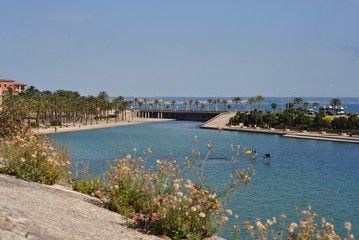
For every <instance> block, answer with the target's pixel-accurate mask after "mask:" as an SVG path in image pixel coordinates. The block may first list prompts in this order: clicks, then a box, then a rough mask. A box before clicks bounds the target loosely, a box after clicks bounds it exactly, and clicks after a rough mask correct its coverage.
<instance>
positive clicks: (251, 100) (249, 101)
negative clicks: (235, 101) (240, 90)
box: [247, 97, 256, 111]
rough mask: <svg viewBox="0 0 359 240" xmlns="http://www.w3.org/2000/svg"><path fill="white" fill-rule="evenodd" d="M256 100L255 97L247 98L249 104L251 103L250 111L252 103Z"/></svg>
mask: <svg viewBox="0 0 359 240" xmlns="http://www.w3.org/2000/svg"><path fill="white" fill-rule="evenodd" d="M255 102H256V99H255V98H254V97H250V98H248V99H247V104H248V105H249V111H252V104H253V103H255Z"/></svg>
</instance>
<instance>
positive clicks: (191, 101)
mask: <svg viewBox="0 0 359 240" xmlns="http://www.w3.org/2000/svg"><path fill="white" fill-rule="evenodd" d="M192 104H193V100H189V101H188V105H189V109H191V108H192Z"/></svg>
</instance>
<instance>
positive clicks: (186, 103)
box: [183, 102, 188, 110]
mask: <svg viewBox="0 0 359 240" xmlns="http://www.w3.org/2000/svg"><path fill="white" fill-rule="evenodd" d="M183 105H184V109H185V110H187V105H188V102H183Z"/></svg>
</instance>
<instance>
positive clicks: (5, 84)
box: [0, 79, 27, 111]
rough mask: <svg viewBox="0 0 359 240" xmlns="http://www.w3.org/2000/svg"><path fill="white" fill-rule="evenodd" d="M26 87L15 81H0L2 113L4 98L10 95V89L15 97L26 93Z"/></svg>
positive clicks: (0, 106) (0, 107) (0, 108)
mask: <svg viewBox="0 0 359 240" xmlns="http://www.w3.org/2000/svg"><path fill="white" fill-rule="evenodd" d="M26 86H27V85H26V84H23V83H19V82H15V81H14V80H8V79H0V111H1V110H2V96H3V95H6V94H8V93H9V88H11V89H12V94H13V95H18V94H19V93H21V92H26Z"/></svg>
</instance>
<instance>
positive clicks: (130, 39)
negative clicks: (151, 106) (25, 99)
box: [0, 0, 359, 97]
mask: <svg viewBox="0 0 359 240" xmlns="http://www.w3.org/2000/svg"><path fill="white" fill-rule="evenodd" d="M0 56H1V57H0V78H6V79H12V80H16V81H18V82H23V83H26V84H28V85H34V86H36V87H37V88H39V89H40V90H56V89H66V90H74V91H79V92H80V93H81V94H83V95H90V94H92V95H97V93H98V92H99V91H106V92H107V93H108V94H109V95H110V96H120V95H121V96H136V97H141V96H142V97H143V96H146V97H155V96H193V97H201V96H223V97H226V96H228V97H235V96H240V97H242V96H255V95H262V96H301V97H306V96H318V97H321V96H331V97H359V0H297V1H294V0H293V1H290V0H262V1H259V0H216V1H213V0H177V1H176V0H104V1H95V0H58V1H55V0H53V1H50V0H31V1H30V0H22V1H21V0H0Z"/></svg>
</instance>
